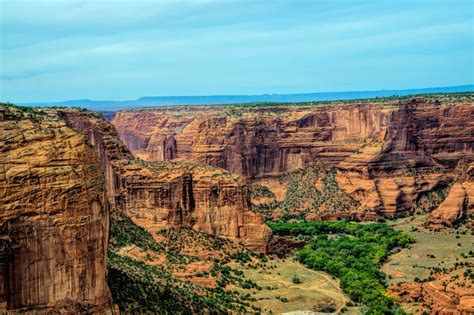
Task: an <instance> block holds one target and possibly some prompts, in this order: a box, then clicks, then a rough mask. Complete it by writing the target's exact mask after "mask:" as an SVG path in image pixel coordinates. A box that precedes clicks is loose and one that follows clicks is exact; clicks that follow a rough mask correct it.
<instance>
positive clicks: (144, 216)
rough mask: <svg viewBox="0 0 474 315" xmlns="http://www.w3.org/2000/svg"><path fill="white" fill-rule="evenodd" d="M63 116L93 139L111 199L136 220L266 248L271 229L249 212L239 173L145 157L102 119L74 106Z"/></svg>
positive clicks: (149, 225) (153, 227)
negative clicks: (134, 152) (133, 151)
mask: <svg viewBox="0 0 474 315" xmlns="http://www.w3.org/2000/svg"><path fill="white" fill-rule="evenodd" d="M60 115H61V116H62V117H63V118H64V119H65V120H66V122H67V124H68V125H69V126H71V127H72V128H75V129H77V130H80V131H82V132H83V133H84V134H86V135H88V137H89V138H90V139H91V142H92V143H93V144H94V146H95V147H96V149H97V150H98V152H99V155H100V157H101V161H102V164H103V168H104V170H105V173H106V178H107V191H108V196H109V201H110V203H111V204H112V205H113V206H114V207H116V208H117V209H119V210H121V211H123V212H124V213H126V214H127V215H129V216H130V217H131V218H132V219H133V220H134V221H135V222H136V223H138V224H140V225H142V226H144V227H146V228H147V229H148V230H150V231H151V232H156V230H158V229H161V228H164V227H170V226H173V227H177V226H188V227H192V228H194V229H196V230H199V231H203V232H207V233H211V234H215V235H219V236H222V237H226V238H229V239H232V240H234V241H241V242H243V243H244V244H245V245H246V246H247V247H249V248H251V249H253V250H255V251H259V252H265V251H266V247H267V243H268V240H269V238H270V235H271V233H270V230H269V228H268V227H267V226H266V225H265V224H264V222H263V219H262V217H261V216H260V215H259V214H256V213H254V212H252V211H251V208H250V198H249V192H248V188H247V185H246V183H245V180H244V179H242V178H241V177H239V176H238V175H235V174H231V173H229V172H228V171H225V170H222V169H218V168H216V167H213V166H206V165H202V164H198V163H184V162H179V163H175V162H155V163H152V162H144V161H142V160H140V159H137V158H135V157H133V156H132V154H131V153H130V152H129V151H128V149H127V148H126V147H125V146H124V145H123V144H122V142H121V140H120V139H119V137H118V135H117V134H116V132H115V129H114V127H113V125H111V124H109V123H107V122H105V121H104V120H103V119H100V118H98V117H96V116H95V115H94V114H91V113H83V112H78V111H74V110H64V111H61V112H60Z"/></svg>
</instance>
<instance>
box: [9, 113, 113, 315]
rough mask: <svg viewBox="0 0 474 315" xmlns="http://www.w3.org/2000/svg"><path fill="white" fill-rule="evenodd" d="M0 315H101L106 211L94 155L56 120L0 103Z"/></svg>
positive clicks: (106, 305) (106, 299) (106, 301)
mask: <svg viewBox="0 0 474 315" xmlns="http://www.w3.org/2000/svg"><path fill="white" fill-rule="evenodd" d="M0 148H1V149H0V157H1V159H0V163H1V168H0V200H1V203H0V207H1V209H0V269H1V272H0V313H2V312H3V311H5V310H9V311H13V312H17V311H21V310H35V311H40V310H41V311H44V312H66V313H83V312H88V313H90V312H97V313H103V312H105V311H107V310H110V302H111V298H110V293H109V290H108V287H107V283H106V278H105V275H106V252H107V242H108V232H109V212H108V203H107V198H106V194H105V185H104V184H105V181H104V177H103V174H102V171H101V168H100V164H99V159H98V156H97V154H96V151H95V150H94V149H93V148H92V147H91V146H90V145H88V144H87V142H86V138H85V137H84V136H83V135H81V134H80V133H78V132H76V131H73V130H72V129H70V128H68V127H66V125H65V123H64V122H63V121H61V120H59V119H58V118H57V117H55V116H54V115H53V116H51V115H48V114H46V113H43V114H34V113H31V110H21V109H17V108H14V107H10V106H0Z"/></svg>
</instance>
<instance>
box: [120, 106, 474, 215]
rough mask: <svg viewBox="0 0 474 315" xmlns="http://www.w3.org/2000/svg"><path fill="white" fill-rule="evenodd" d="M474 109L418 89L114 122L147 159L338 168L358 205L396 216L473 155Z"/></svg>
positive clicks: (248, 168) (257, 174)
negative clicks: (374, 99) (347, 100)
mask: <svg viewBox="0 0 474 315" xmlns="http://www.w3.org/2000/svg"><path fill="white" fill-rule="evenodd" d="M473 117H474V106H472V103H471V102H469V101H465V100H460V101H459V100H448V101H446V102H445V103H444V104H440V102H439V101H436V100H434V99H425V98H415V99H410V100H405V101H390V102H389V101H387V102H383V103H360V104H341V105H338V104H335V105H329V106H321V105H319V106H318V105H313V106H312V105H306V104H303V105H293V106H273V107H268V106H253V107H252V106H241V107H239V106H208V107H173V108H171V107H170V108H158V109H143V110H128V111H119V112H118V113H117V114H116V115H115V117H114V119H113V121H112V122H113V124H114V125H115V126H116V129H117V131H118V133H119V134H120V136H121V138H122V139H123V140H124V142H125V144H126V145H127V146H128V147H129V148H130V150H131V151H132V152H133V153H134V154H136V155H137V156H140V157H142V158H143V159H146V160H154V161H156V160H175V161H178V160H192V161H197V162H203V163H207V164H211V165H214V166H218V167H222V168H225V169H228V170H230V171H231V172H236V173H239V174H242V175H244V176H246V177H247V178H249V179H251V180H255V179H259V178H271V177H274V176H279V175H281V174H283V173H285V172H291V171H294V170H296V169H298V168H302V167H314V166H316V167H321V168H325V169H328V168H336V169H337V176H336V179H337V182H338V184H339V186H340V187H341V188H343V189H344V190H345V191H347V192H348V193H349V194H350V195H351V196H352V197H353V198H354V199H356V200H357V201H359V202H360V206H359V207H358V208H357V209H352V210H353V211H357V212H367V211H368V212H376V213H378V214H379V215H388V216H394V215H399V214H406V213H408V212H410V211H413V206H414V204H416V203H417V201H418V199H419V198H420V196H422V195H423V194H426V193H429V192H431V191H435V190H438V189H442V188H445V187H448V186H449V187H450V185H451V184H452V182H453V181H454V179H455V174H454V173H453V171H454V170H455V168H456V167H458V165H459V163H470V162H471V161H473V160H474V119H472V118H473ZM469 182H470V181H469ZM467 185H468V186H469V185H470V184H469V183H468V184H467ZM430 210H432V209H430ZM461 212H465V209H463V210H462V211H461ZM452 218H453V219H454V220H456V217H455V216H454V217H452Z"/></svg>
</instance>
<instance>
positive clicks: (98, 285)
mask: <svg viewBox="0 0 474 315" xmlns="http://www.w3.org/2000/svg"><path fill="white" fill-rule="evenodd" d="M0 109H1V111H0V123H1V126H0V130H1V137H0V141H1V144H2V145H1V148H2V151H1V153H2V156H1V157H2V177H1V182H0V187H1V200H2V211H1V213H0V215H1V233H2V234H1V247H0V248H1V253H0V257H1V263H0V267H1V268H2V272H1V274H0V275H1V278H0V289H1V291H0V298H1V300H0V306H1V308H0V310H9V311H13V310H14V311H15V312H17V311H22V310H29V309H35V310H43V311H44V312H99V313H102V312H111V311H112V310H113V307H112V300H111V296H110V292H109V289H108V287H107V283H106V273H107V267H106V257H107V248H108V240H109V226H110V212H111V211H114V212H118V213H120V214H121V215H125V216H129V217H131V218H132V220H134V221H135V222H136V223H137V224H138V225H140V226H142V227H144V228H146V229H147V230H148V231H150V233H156V232H157V231H159V230H161V229H162V228H171V227H189V228H193V229H196V230H198V231H203V232H207V233H209V234H213V235H217V236H220V237H224V238H227V239H229V240H232V241H235V242H237V243H239V242H240V243H243V244H244V245H245V246H247V247H248V248H250V249H252V250H254V251H256V252H263V253H264V252H266V250H267V248H266V247H267V243H268V241H269V239H270V237H271V232H270V229H269V228H268V227H267V226H266V225H265V224H264V223H263V219H262V217H261V216H260V215H259V214H256V213H254V212H252V211H251V205H250V202H249V197H248V194H249V191H248V187H247V186H246V183H245V181H244V180H242V179H241V178H240V177H239V176H234V175H233V174H231V173H229V172H227V171H225V170H222V169H219V168H216V167H212V166H207V165H201V164H198V163H174V162H163V163H148V162H144V161H141V160H139V159H136V158H135V157H134V156H133V155H132V154H131V153H130V151H129V150H128V149H127V148H126V147H125V146H124V145H123V144H122V142H121V140H120V139H119V138H118V136H117V134H116V132H115V129H114V127H113V126H112V125H110V124H109V123H108V122H106V121H105V120H104V119H103V118H102V117H101V116H100V115H99V114H96V113H92V112H86V111H80V110H74V109H40V110H33V109H29V108H22V107H16V106H11V105H4V106H1V107H0Z"/></svg>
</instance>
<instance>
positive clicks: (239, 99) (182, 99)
mask: <svg viewBox="0 0 474 315" xmlns="http://www.w3.org/2000/svg"><path fill="white" fill-rule="evenodd" d="M456 92H474V85H460V86H450V87H434V88H423V89H408V90H378V91H349V92H321V93H298V94H260V95H204V96H145V97H140V98H139V99H137V100H129V101H95V100H89V99H82V100H68V101H63V102H47V103H20V105H27V106H67V107H85V108H87V109H90V110H97V111H115V110H120V109H127V108H138V107H150V106H163V105H204V104H235V103H263V102H265V103H266V102H276V103H282V102H311V101H335V100H353V99H366V98H374V97H388V96H406V95H415V94H432V93H456Z"/></svg>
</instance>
